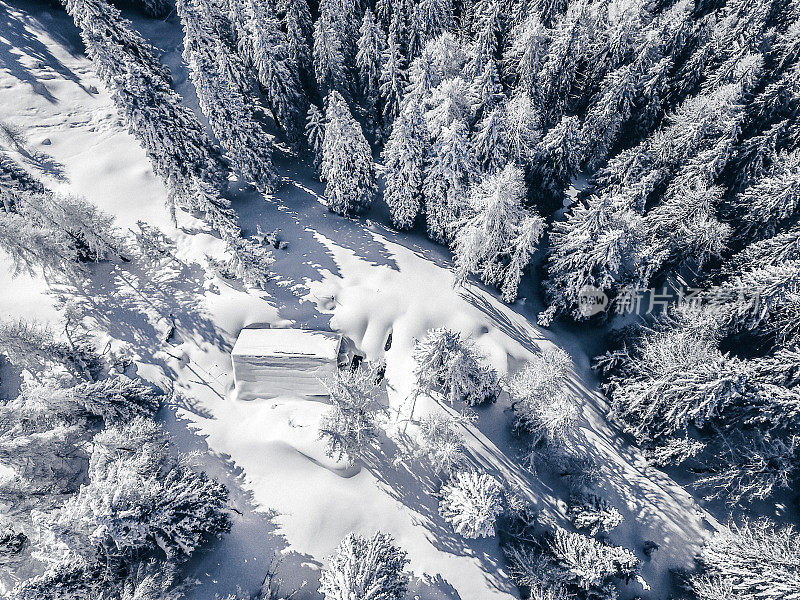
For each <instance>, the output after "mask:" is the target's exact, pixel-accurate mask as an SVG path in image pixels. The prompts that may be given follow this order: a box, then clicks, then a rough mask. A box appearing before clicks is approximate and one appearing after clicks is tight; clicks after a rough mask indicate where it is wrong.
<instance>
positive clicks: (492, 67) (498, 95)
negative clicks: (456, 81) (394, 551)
mask: <svg viewBox="0 0 800 600" xmlns="http://www.w3.org/2000/svg"><path fill="white" fill-rule="evenodd" d="M471 96H472V112H473V113H474V114H476V115H479V116H480V115H485V114H486V113H488V112H489V111H491V110H492V109H494V108H495V107H496V106H497V105H498V104H499V103H500V102H501V101H502V99H503V86H502V85H500V76H499V75H498V73H497V65H496V64H495V62H494V59H489V60H487V61H486V64H485V65H484V67H483V70H482V71H481V72H480V73H478V74H477V76H476V77H475V78H474V79H473V80H472V93H471Z"/></svg>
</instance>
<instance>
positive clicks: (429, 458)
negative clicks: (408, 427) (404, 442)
mask: <svg viewBox="0 0 800 600" xmlns="http://www.w3.org/2000/svg"><path fill="white" fill-rule="evenodd" d="M458 425H459V420H458V419H456V418H454V417H452V416H450V415H449V414H447V413H440V412H434V413H430V414H428V415H426V416H424V417H423V418H422V419H421V420H420V423H419V438H418V440H417V444H418V449H417V451H416V453H415V454H416V456H417V457H419V458H421V459H423V460H424V461H425V462H427V463H429V464H430V466H431V469H432V470H433V472H434V473H436V474H437V475H444V476H449V475H452V474H453V472H454V471H455V470H456V469H457V468H459V467H460V466H462V465H463V464H464V460H465V456H464V437H463V436H462V435H461V433H459V431H458V429H457V427H458Z"/></svg>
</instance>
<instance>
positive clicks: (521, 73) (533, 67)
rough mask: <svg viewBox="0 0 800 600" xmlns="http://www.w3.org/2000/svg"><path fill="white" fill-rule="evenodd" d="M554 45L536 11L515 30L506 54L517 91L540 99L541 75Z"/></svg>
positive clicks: (530, 13) (528, 15) (527, 16)
mask: <svg viewBox="0 0 800 600" xmlns="http://www.w3.org/2000/svg"><path fill="white" fill-rule="evenodd" d="M549 43H550V39H549V34H548V31H547V28H546V27H545V26H544V25H543V24H542V21H541V19H540V16H539V14H538V13H537V12H536V11H531V12H529V13H528V14H527V15H526V17H525V20H524V21H522V22H521V23H519V24H518V25H516V26H515V27H514V29H513V30H512V33H511V43H510V45H509V48H508V50H507V52H506V55H505V62H506V64H507V68H508V70H509V71H510V73H511V74H512V76H513V79H514V82H515V83H516V85H517V89H518V90H519V91H520V92H522V93H524V94H527V95H528V96H529V97H531V98H534V99H537V100H538V103H539V105H541V104H540V103H541V99H540V98H539V96H538V94H539V87H538V78H539V72H540V71H541V70H542V67H543V65H544V63H545V60H546V57H547V48H548V45H549Z"/></svg>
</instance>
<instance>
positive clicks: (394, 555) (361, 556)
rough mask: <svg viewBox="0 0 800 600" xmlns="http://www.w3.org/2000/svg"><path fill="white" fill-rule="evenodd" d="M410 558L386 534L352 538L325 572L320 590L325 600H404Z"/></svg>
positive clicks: (336, 554) (341, 545)
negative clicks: (406, 570)
mask: <svg viewBox="0 0 800 600" xmlns="http://www.w3.org/2000/svg"><path fill="white" fill-rule="evenodd" d="M407 564H408V558H407V555H406V553H405V551H403V550H401V549H400V548H398V547H397V546H395V544H394V539H392V537H391V536H390V535H387V534H385V533H376V534H375V535H374V536H372V537H371V538H365V537H362V536H360V535H356V534H354V533H351V534H349V535H348V536H347V537H346V538H344V539H343V540H342V542H341V543H340V544H339V546H338V547H337V548H336V551H335V552H334V555H333V556H332V557H331V559H330V565H329V566H328V567H327V568H326V569H323V571H322V575H321V576H320V586H319V589H320V591H321V592H322V595H323V596H324V597H325V600H345V599H346V600H351V599H352V600H360V599H362V598H363V599H364V600H367V598H369V600H401V599H402V598H403V597H404V595H405V593H406V589H407V588H408V575H407V574H406V573H405V568H406V565H407Z"/></svg>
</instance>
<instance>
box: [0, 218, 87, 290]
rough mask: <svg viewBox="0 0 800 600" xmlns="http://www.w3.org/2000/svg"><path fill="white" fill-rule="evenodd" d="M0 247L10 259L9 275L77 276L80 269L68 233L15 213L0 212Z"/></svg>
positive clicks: (76, 253) (76, 252) (75, 251)
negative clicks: (10, 273)
mask: <svg viewBox="0 0 800 600" xmlns="http://www.w3.org/2000/svg"><path fill="white" fill-rule="evenodd" d="M0 249H2V250H3V251H4V252H5V253H6V254H7V255H8V257H9V258H10V259H11V264H10V267H11V271H12V275H14V276H16V275H19V274H21V273H23V272H24V273H28V274H30V275H32V276H38V275H40V274H43V275H44V276H45V277H47V278H57V277H63V276H65V275H66V276H68V277H77V276H79V275H80V274H81V272H82V268H81V265H80V263H79V260H78V251H77V249H76V248H75V246H74V245H73V244H72V240H71V239H70V238H69V236H68V235H67V234H66V233H65V232H63V231H59V230H57V229H53V228H49V227H44V226H42V225H39V224H37V223H35V222H33V221H31V220H29V219H26V218H25V217H24V216H22V215H20V214H18V213H16V212H14V213H8V212H5V211H0Z"/></svg>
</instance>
